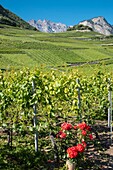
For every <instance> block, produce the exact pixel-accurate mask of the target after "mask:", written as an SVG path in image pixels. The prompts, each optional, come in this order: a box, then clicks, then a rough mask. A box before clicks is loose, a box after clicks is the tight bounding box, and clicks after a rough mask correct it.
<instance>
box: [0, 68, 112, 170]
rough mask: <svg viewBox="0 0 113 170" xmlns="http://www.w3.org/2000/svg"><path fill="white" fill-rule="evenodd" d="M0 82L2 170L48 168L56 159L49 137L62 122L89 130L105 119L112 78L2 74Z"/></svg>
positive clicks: (52, 73)
mask: <svg viewBox="0 0 113 170" xmlns="http://www.w3.org/2000/svg"><path fill="white" fill-rule="evenodd" d="M0 78H1V85H0V91H1V92H0V98H1V101H0V112H1V114H0V133H1V137H0V145H1V146H2V151H4V152H3V153H2V155H1V157H0V163H1V165H0V167H1V168H2V169H12V167H13V168H14V169H20V167H21V169H48V168H47V167H45V166H46V162H47V161H48V160H52V159H54V152H53V149H52V147H51V141H50V138H49V135H50V134H51V133H54V134H56V133H57V132H58V129H59V125H60V124H61V123H62V122H70V121H71V122H72V123H78V122H84V121H85V122H86V123H87V124H89V125H93V124H95V121H96V120H101V121H102V120H107V119H108V108H109V105H110V103H109V101H108V92H109V91H112V89H113V75H112V74H105V73H104V72H101V71H96V72H95V73H94V74H93V75H91V76H84V75H82V74H80V73H79V72H78V71H77V70H74V69H73V70H70V71H65V72H61V71H56V72H55V71H49V72H46V73H44V72H41V71H39V70H38V69H35V70H29V69H26V70H20V71H19V70H18V71H13V70H12V71H10V72H9V71H8V72H7V71H6V72H1V73H0ZM34 134H35V135H36V136H35V137H37V147H38V148H35V146H36V145H35V146H34ZM7 137H8V138H7ZM35 142H36V141H35ZM35 151H37V152H36V153H35ZM23 155H24V159H23ZM60 155H62V151H61V150H60ZM12 157H13V158H12ZM12 159H13V160H12ZM64 159H66V158H64ZM64 159H63V160H64Z"/></svg>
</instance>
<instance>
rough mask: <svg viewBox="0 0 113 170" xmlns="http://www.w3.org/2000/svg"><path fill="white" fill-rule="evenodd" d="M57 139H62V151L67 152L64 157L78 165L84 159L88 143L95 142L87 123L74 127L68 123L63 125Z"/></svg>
mask: <svg viewBox="0 0 113 170" xmlns="http://www.w3.org/2000/svg"><path fill="white" fill-rule="evenodd" d="M56 137H57V138H58V139H60V142H61V147H63V149H61V150H62V151H63V150H65V152H64V153H65V156H63V157H64V158H68V159H69V160H71V162H76V163H77V162H78V160H81V159H83V157H84V152H85V150H86V148H87V143H88V141H91V140H93V135H92V133H91V127H90V126H89V125H87V124H86V123H85V122H82V123H79V124H78V125H74V126H73V125H72V124H70V123H68V122H64V123H62V124H61V127H60V131H59V132H58V133H57V136H56Z"/></svg>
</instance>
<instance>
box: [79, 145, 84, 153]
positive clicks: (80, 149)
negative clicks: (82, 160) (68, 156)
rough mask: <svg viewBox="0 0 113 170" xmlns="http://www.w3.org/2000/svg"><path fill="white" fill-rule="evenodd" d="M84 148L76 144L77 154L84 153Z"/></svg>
mask: <svg viewBox="0 0 113 170" xmlns="http://www.w3.org/2000/svg"><path fill="white" fill-rule="evenodd" d="M84 149H85V148H84V146H83V145H82V144H78V145H77V150H78V152H84Z"/></svg>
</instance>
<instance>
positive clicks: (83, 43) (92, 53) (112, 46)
mask: <svg viewBox="0 0 113 170" xmlns="http://www.w3.org/2000/svg"><path fill="white" fill-rule="evenodd" d="M100 63H101V64H102V66H101V67H102V68H103V67H104V69H105V68H106V69H107V70H112V67H113V36H111V37H105V36H102V35H99V34H97V33H94V32H84V33H81V32H75V31H70V32H65V33H57V34H48V33H41V32H37V31H32V30H23V29H18V28H13V27H10V26H4V27H3V26H1V28H0V68H1V69H7V68H12V67H13V68H22V67H30V68H32V67H40V66H42V65H43V66H44V67H47V68H50V67H57V66H60V67H62V66H68V65H71V64H72V65H73V66H76V67H77V69H82V70H84V69H86V68H87V69H88V70H89V69H92V70H93V68H94V65H91V64H100Z"/></svg>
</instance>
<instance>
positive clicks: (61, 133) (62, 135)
mask: <svg viewBox="0 0 113 170" xmlns="http://www.w3.org/2000/svg"><path fill="white" fill-rule="evenodd" d="M66 136H67V134H66V133H64V132H62V131H59V132H58V133H57V135H56V137H57V138H58V137H60V138H66Z"/></svg>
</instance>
